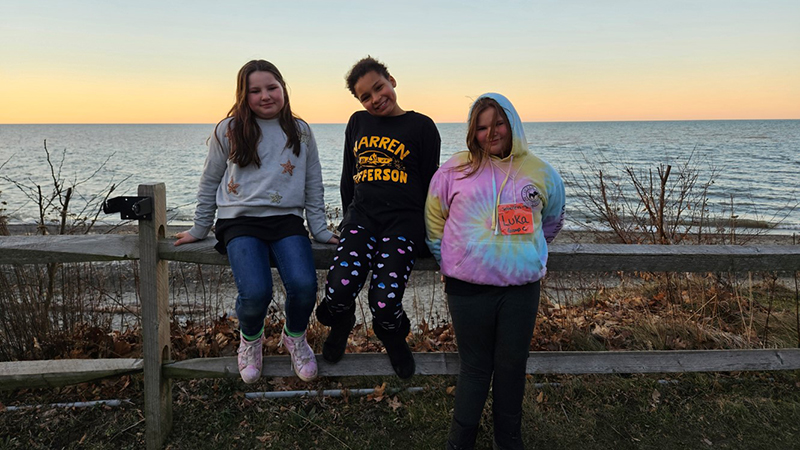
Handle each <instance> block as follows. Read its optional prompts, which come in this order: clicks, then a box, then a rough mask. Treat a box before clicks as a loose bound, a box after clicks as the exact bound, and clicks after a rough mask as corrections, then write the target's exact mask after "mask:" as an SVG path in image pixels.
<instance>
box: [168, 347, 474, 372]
mask: <svg viewBox="0 0 800 450" xmlns="http://www.w3.org/2000/svg"><path fill="white" fill-rule="evenodd" d="M415 358H416V363H417V374H418V375H443V374H455V373H458V355H457V354H455V353H416V354H415ZM317 364H318V367H319V375H320V376H322V377H349V376H362V375H364V376H367V375H394V370H393V369H392V365H391V364H390V363H389V357H388V356H386V354H385V353H352V354H351V353H348V354H346V355H344V357H343V358H342V360H341V361H339V362H338V363H336V364H330V363H329V362H327V361H325V360H324V359H323V358H322V355H317ZM164 374H165V375H166V376H168V377H170V378H223V377H233V378H238V377H239V369H238V368H237V367H236V357H223V358H195V359H189V360H185V361H175V362H171V363H167V364H165V365H164ZM262 376H265V377H292V376H294V372H293V371H292V363H291V360H290V359H289V356H274V355H273V356H265V357H264V366H263V370H262Z"/></svg>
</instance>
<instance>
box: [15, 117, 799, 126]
mask: <svg viewBox="0 0 800 450" xmlns="http://www.w3.org/2000/svg"><path fill="white" fill-rule="evenodd" d="M793 120H800V118H783V119H629V120H529V121H523V122H522V123H614V122H754V121H773V122H778V121H793ZM304 121H305V122H306V123H308V124H310V125H347V122H309V121H307V120H304ZM217 123H219V122H18V123H0V126H4V125H215V124H217ZM434 123H436V124H442V125H450V124H462V125H463V124H466V122H465V121H462V122H436V121H435V122H434Z"/></svg>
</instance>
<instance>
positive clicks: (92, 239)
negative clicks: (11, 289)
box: [0, 234, 139, 264]
mask: <svg viewBox="0 0 800 450" xmlns="http://www.w3.org/2000/svg"><path fill="white" fill-rule="evenodd" d="M138 242H139V237H138V236H136V235H119V234H118V235H114V234H102V235H99V234H98V235H81V236H0V264H43V263H58V262H88V261H118V260H126V259H138V258H139V246H138Z"/></svg>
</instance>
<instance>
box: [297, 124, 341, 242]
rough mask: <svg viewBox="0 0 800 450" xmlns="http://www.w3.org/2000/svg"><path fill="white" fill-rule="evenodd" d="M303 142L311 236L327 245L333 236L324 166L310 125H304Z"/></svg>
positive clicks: (306, 198)
mask: <svg viewBox="0 0 800 450" xmlns="http://www.w3.org/2000/svg"><path fill="white" fill-rule="evenodd" d="M300 129H301V130H302V133H303V135H304V136H303V141H307V145H306V187H305V205H304V206H305V210H306V220H307V221H308V228H309V229H310V231H311V235H312V236H314V239H315V240H316V241H318V242H322V243H326V242H328V240H330V238H331V237H332V236H333V233H332V232H331V231H330V230H328V221H327V220H326V218H325V188H324V186H323V184H322V166H321V165H320V163H319V150H318V149H317V141H316V140H315V139H314V134H313V133H312V132H311V128H310V127H308V125H305V124H302V125H301V128H300Z"/></svg>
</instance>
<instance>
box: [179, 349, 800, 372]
mask: <svg viewBox="0 0 800 450" xmlns="http://www.w3.org/2000/svg"><path fill="white" fill-rule="evenodd" d="M414 359H415V360H416V363H417V374H418V375H456V374H458V367H459V364H458V355H457V354H456V353H415V354H414ZM317 363H318V364H319V373H320V376H328V377H334V376H376V375H394V371H393V370H392V366H391V364H389V358H388V357H387V356H386V355H385V354H380V353H355V354H346V355H345V356H344V358H342V361H340V362H339V363H337V364H329V363H328V362H326V361H325V360H324V359H322V357H321V356H319V355H318V356H317ZM798 369H800V349H755V350H674V351H619V352H531V354H530V358H529V359H528V365H527V373H532V374H611V373H674V372H734V371H759V370H764V371H773V370H798ZM164 373H165V375H166V376H169V377H171V378H221V377H233V378H236V377H238V376H239V373H238V370H237V368H236V358H235V357H225V358H198V359H190V360H186V361H178V362H171V363H167V364H165V365H164ZM262 375H263V376H265V377H291V376H294V373H293V372H292V367H291V362H290V360H289V357H288V356H267V357H265V358H264V370H263V374H262Z"/></svg>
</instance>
